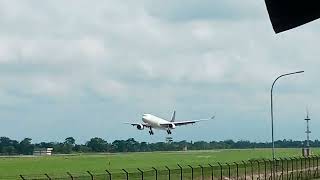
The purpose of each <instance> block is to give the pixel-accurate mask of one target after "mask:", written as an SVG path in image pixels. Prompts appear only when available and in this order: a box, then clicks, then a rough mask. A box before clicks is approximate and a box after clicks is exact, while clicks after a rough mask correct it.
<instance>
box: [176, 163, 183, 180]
mask: <svg viewBox="0 0 320 180" xmlns="http://www.w3.org/2000/svg"><path fill="white" fill-rule="evenodd" d="M177 165H178V166H179V168H180V180H182V167H181V166H180V164H177Z"/></svg>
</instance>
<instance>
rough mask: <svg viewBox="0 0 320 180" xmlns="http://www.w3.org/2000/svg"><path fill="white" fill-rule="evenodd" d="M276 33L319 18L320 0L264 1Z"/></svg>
mask: <svg viewBox="0 0 320 180" xmlns="http://www.w3.org/2000/svg"><path fill="white" fill-rule="evenodd" d="M265 2H266V6H267V9H268V12H269V17H270V20H271V23H272V26H273V29H274V31H275V32H276V33H279V32H282V31H286V30H289V29H292V28H295V27H297V26H300V25H303V24H305V23H308V22H310V21H313V20H315V19H318V18H319V17H320V0H265Z"/></svg>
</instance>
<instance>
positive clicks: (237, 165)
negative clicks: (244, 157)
mask: <svg viewBox="0 0 320 180" xmlns="http://www.w3.org/2000/svg"><path fill="white" fill-rule="evenodd" d="M233 163H234V164H235V165H236V167H237V179H236V180H239V164H238V163H236V162H233Z"/></svg>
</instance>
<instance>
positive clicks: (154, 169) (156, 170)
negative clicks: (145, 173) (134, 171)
mask: <svg viewBox="0 0 320 180" xmlns="http://www.w3.org/2000/svg"><path fill="white" fill-rule="evenodd" d="M152 169H154V171H155V172H156V180H158V170H157V169H156V168H155V167H152Z"/></svg>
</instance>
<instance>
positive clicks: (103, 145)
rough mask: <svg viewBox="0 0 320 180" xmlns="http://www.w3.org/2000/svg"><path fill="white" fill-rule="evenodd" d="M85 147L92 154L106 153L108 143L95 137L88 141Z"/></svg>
mask: <svg viewBox="0 0 320 180" xmlns="http://www.w3.org/2000/svg"><path fill="white" fill-rule="evenodd" d="M86 145H87V147H89V148H91V150H92V151H93V152H107V150H108V143H107V141H105V140H103V139H101V138H98V137H95V138H91V139H90V141H88V142H87V143H86Z"/></svg>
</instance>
